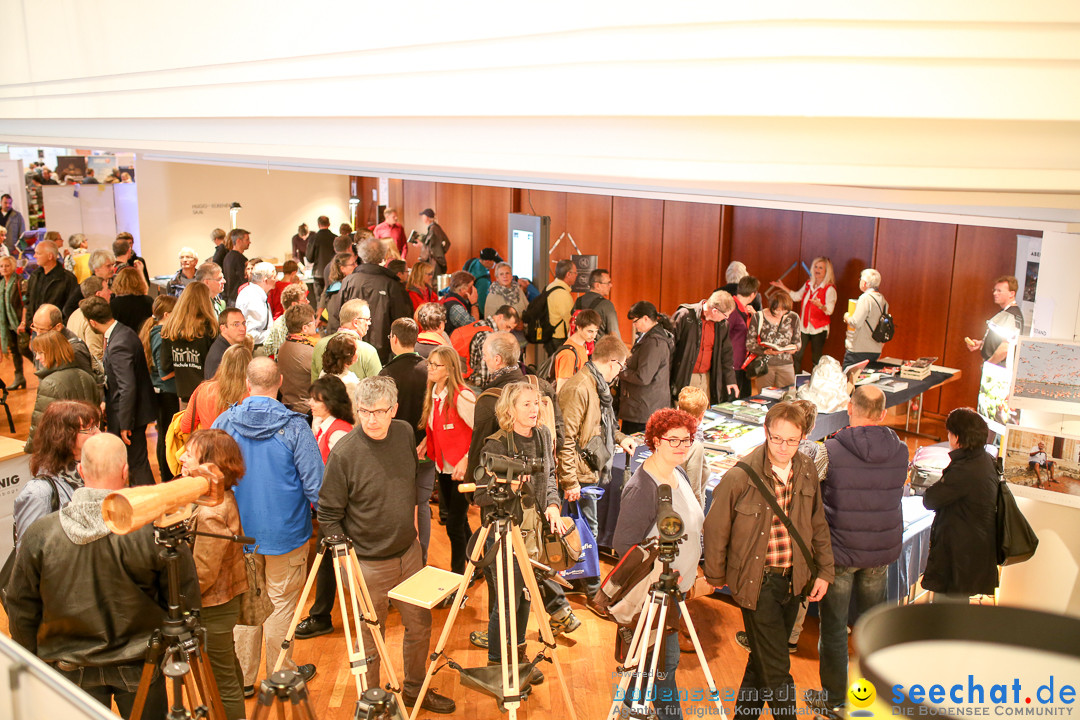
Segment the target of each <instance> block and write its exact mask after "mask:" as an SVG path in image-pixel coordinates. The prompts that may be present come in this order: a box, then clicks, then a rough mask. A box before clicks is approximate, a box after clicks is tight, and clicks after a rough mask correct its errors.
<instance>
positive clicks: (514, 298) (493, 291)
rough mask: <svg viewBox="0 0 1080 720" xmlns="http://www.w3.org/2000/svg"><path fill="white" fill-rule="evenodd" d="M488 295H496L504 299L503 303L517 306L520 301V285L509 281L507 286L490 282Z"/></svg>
mask: <svg viewBox="0 0 1080 720" xmlns="http://www.w3.org/2000/svg"><path fill="white" fill-rule="evenodd" d="M488 295H497V296H498V297H499V298H501V299H502V300H504V302H503V303H502V304H503V305H511V306H513V307H517V305H518V303H520V302H521V286H519V285H518V284H517V283H516V282H512V283H510V285H509V286H503V285H500V284H499V283H492V284H491V286H490V287H489V288H488Z"/></svg>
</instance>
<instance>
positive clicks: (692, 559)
mask: <svg viewBox="0 0 1080 720" xmlns="http://www.w3.org/2000/svg"><path fill="white" fill-rule="evenodd" d="M697 425H698V423H697V420H696V419H695V418H694V417H693V416H692V415H691V414H690V413H688V412H685V411H683V410H673V409H671V408H664V409H661V410H657V411H656V412H654V413H653V414H652V415H651V416H650V417H649V420H648V422H647V423H646V424H645V445H646V446H647V447H648V448H649V449H650V450H652V455H650V456H649V457H647V458H646V459H645V461H644V462H643V463H641V466H640V467H638V469H637V471H636V472H635V473H634V475H633V477H631V478H630V481H629V482H628V483H627V484H626V486H625V487H624V488H623V492H622V504H621V507H622V510H621V512H620V513H619V521H618V524H617V525H616V526H615V537H614V540H613V541H612V548H613V549H614V550H615V552H617V553H618V554H619V556H620V557H622V556H624V555H626V553H627V552H628V551H629V550H630V548H631V547H633V546H634V545H636V544H638V543H642V542H645V541H646V540H648V539H649V538H652V537H657V535H658V534H659V533H658V530H657V524H656V521H657V519H658V514H659V506H658V503H659V500H660V486H661V485H667V486H668V487H670V488H671V510H673V511H674V512H675V513H676V514H678V515H679V517H681V518H682V521H683V529H684V531H685V534H686V542H684V543H682V544H681V545H680V546H679V550H678V554H677V555H676V556H675V562H673V563H672V564H671V568H672V569H673V570H675V571H676V572H678V574H679V590H680V591H681V592H683V593H687V592H689V591H690V589H691V588H692V587H693V586H694V581H696V580H697V566H698V561H699V560H700V559H701V528H702V525H703V524H704V522H705V513H704V512H702V510H701V505H700V504H699V503H698V498H697V493H695V492H694V488H692V487H691V486H690V480H689V478H687V475H686V471H685V470H684V469H683V468H682V467H681V466H682V464H683V463H684V462H686V456H687V455H688V454H689V452H690V446H691V445H692V444H693V442H694V434H695V433H696V432H697ZM656 563H657V568H659V567H660V561H659V559H658V560H657V561H656ZM657 572H659V570H658V569H657V570H654V573H653V574H652V575H650V577H649V580H654V579H655V578H656V577H657V575H656V573H657ZM615 607H617V606H615ZM636 610H640V607H638V608H636ZM673 610H674V612H670V611H669V613H668V616H667V617H668V622H667V628H666V632H667V634H666V635H665V637H664V640H663V642H664V666H663V671H662V672H658V675H657V677H656V680H655V695H654V698H653V709H654V710H655V711H656V715H657V717H658V718H681V717H682V706H681V705H680V703H679V687H678V685H677V683H676V682H675V669H676V668H677V667H678V666H679V633H678V623H679V610H678V608H673ZM615 613H618V610H615ZM628 619H629V618H628ZM642 689H644V686H642Z"/></svg>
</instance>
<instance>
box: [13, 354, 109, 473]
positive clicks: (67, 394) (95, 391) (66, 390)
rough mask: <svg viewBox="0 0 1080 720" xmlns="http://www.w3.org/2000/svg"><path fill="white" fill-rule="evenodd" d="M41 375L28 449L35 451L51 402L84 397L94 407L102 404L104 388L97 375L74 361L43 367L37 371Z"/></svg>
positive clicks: (27, 442)
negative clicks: (95, 379)
mask: <svg viewBox="0 0 1080 720" xmlns="http://www.w3.org/2000/svg"><path fill="white" fill-rule="evenodd" d="M37 376H38V378H39V382H38V392H37V400H36V401H35V402H34V413H33V415H31V416H30V434H29V435H27V437H26V446H25V447H24V448H23V450H24V452H32V451H33V448H34V430H35V429H37V426H38V423H39V422H41V416H42V414H43V413H44V412H45V408H47V407H49V404H50V403H54V402H56V401H57V400H84V401H86V402H88V403H90V404H92V405H93V406H94V407H97V406H98V405H100V404H101V390H100V388H99V387H98V384H97V382H95V381H94V377H93V376H92V375H91V374H90V373H88V372H86V371H85V370H83V369H81V368H79V367H77V366H76V365H75V363H74V362H70V363H64V364H63V365H60V366H58V367H54V368H42V369H41V370H38V371H37Z"/></svg>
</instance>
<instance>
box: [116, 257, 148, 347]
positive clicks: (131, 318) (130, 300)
mask: <svg viewBox="0 0 1080 720" xmlns="http://www.w3.org/2000/svg"><path fill="white" fill-rule="evenodd" d="M147 290H148V288H147V287H146V281H145V280H143V276H142V273H140V272H139V271H138V270H136V269H135V268H133V267H126V268H124V269H123V270H121V271H120V272H118V273H116V277H115V278H113V282H112V297H111V298H109V307H110V308H112V313H113V319H114V320H116V322H118V323H123V324H124V325H127V326H128V327H129V328H131V329H132V330H134V331H135V333H136V334H138V332H139V331H140V330H142V326H143V323H144V322H146V320H147V318H149V317H150V316H151V315H153V314H154V301H153V300H152V299H151V298H150V296H149V295H147V294H146V293H147Z"/></svg>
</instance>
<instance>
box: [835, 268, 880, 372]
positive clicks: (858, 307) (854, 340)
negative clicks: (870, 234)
mask: <svg viewBox="0 0 1080 720" xmlns="http://www.w3.org/2000/svg"><path fill="white" fill-rule="evenodd" d="M880 286H881V273H879V272H878V271H877V270H875V269H874V268H866V269H865V270H863V271H862V272H861V273H859V291H860V292H861V293H862V295H860V296H859V299H858V301H856V303H855V312H854V313H852V314H850V315H849V314H848V313H844V322H846V323H847V334H846V336H845V337H844V362H842V363H841V365H842V366H843V367H849V366H851V365H854V364H855V363H859V362H862V361H863V360H869V361H870V362H874V361H876V360H877V359H878V358H879V357H881V348H883V347H884V346H885V344H884V343H880V342H878V341H877V340H875V339H874V328H876V327H877V325H878V322H880V321H881V316H882V315H884V314H885V312H887V311H888V309H889V303H888V302H886V301H885V296H884V295H882V294H881V291H880V290H878V287H880Z"/></svg>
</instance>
